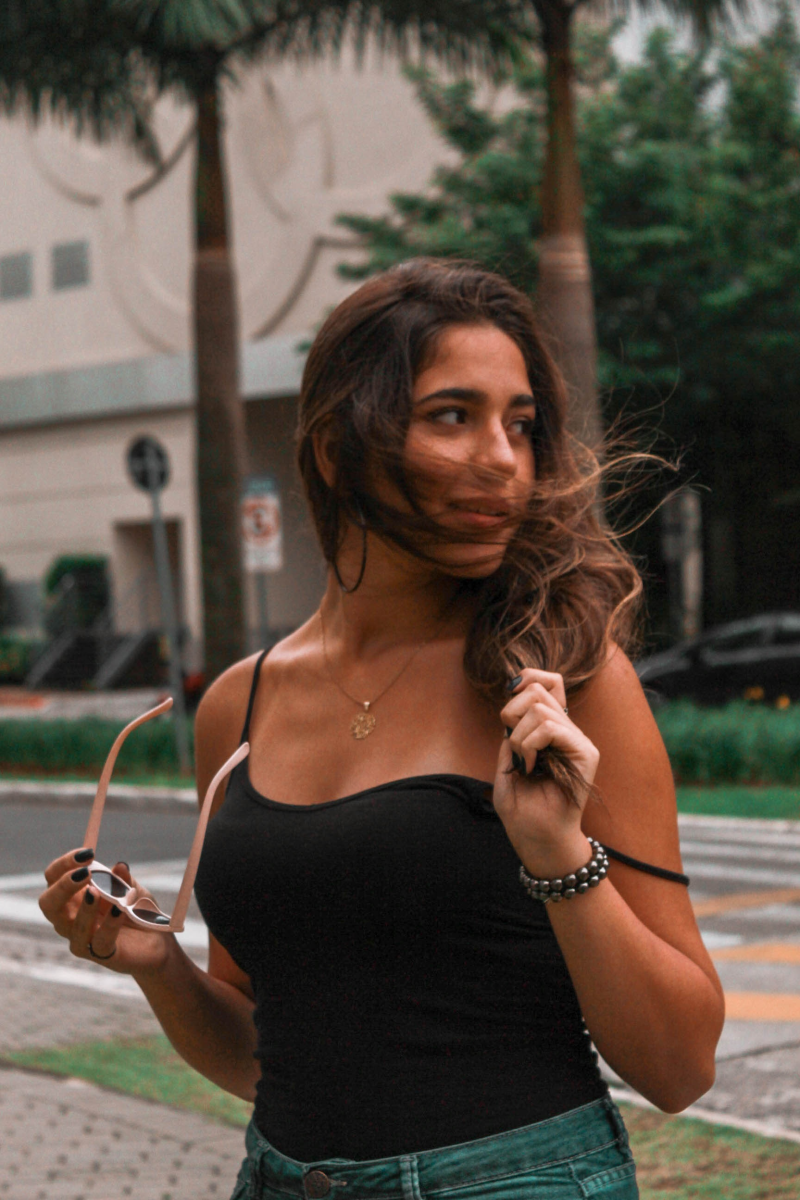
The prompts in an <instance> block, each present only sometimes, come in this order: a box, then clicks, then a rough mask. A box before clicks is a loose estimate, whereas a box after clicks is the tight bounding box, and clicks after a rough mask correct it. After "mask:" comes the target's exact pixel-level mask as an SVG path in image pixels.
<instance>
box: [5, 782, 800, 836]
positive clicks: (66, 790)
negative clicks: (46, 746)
mask: <svg viewBox="0 0 800 1200" xmlns="http://www.w3.org/2000/svg"><path fill="white" fill-rule="evenodd" d="M96 786H97V785H96V784H94V783H89V782H87V783H53V782H52V781H51V780H41V781H38V780H35V779H7V780H0V806H1V805H3V804H41V805H43V806H45V807H48V808H88V807H89V805H90V804H91V803H92V800H93V799H94V794H95V790H96ZM106 805H107V807H108V808H110V809H134V810H137V811H139V812H174V813H188V812H190V811H191V812H193V811H195V810H196V808H197V791H196V790H195V788H193V787H186V788H173V787H140V786H138V785H137V784H123V783H118V784H113V783H112V785H111V787H110V788H109V789H108V797H107V799H106ZM678 825H679V827H680V828H681V829H691V828H695V829H703V828H705V829H723V828H727V829H730V828H731V827H733V828H735V829H736V828H738V829H744V830H748V829H749V830H750V831H751V832H759V831H762V832H766V831H767V830H771V831H772V832H773V833H800V821H787V820H779V819H776V820H765V819H764V818H761V817H707V816H701V815H699V814H696V813H678Z"/></svg>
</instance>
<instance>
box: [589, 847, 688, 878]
mask: <svg viewBox="0 0 800 1200" xmlns="http://www.w3.org/2000/svg"><path fill="white" fill-rule="evenodd" d="M603 849H604V850H605V852H606V854H607V855H608V857H609V858H614V859H616V861H617V862H621V863H624V864H625V866H626V867H633V868H634V870H635V871H644V872H645V874H646V875H657V876H658V878H659V879H668V880H669V881H670V883H682V884H683V886H684V887H688V886H689V876H688V875H681V873H680V871H668V870H667V868H666V867H654V866H653V864H652V863H646V862H642V860H641V859H639V858H631V856H630V854H623V853H622V851H621V850H613V849H612V848H611V846H603Z"/></svg>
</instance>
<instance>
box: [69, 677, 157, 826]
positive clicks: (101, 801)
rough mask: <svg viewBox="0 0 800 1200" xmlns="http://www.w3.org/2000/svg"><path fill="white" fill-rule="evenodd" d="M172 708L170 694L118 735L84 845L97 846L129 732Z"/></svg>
mask: <svg viewBox="0 0 800 1200" xmlns="http://www.w3.org/2000/svg"><path fill="white" fill-rule="evenodd" d="M171 708H172V697H171V696H170V697H169V698H168V699H167V700H162V702H161V704H157V705H156V707H155V708H151V709H149V711H148V712H146V713H142V715H141V716H140V717H137V718H136V720H135V721H131V723H130V725H126V726H125V728H124V729H123V730H122V732H121V733H119V734H118V735H117V737H116V739H115V741H114V745H113V746H112V747H111V749H110V750H109V752H108V758H107V759H106V761H105V765H104V767H103V773H102V774H101V776H100V782H99V783H98V785H97V791H96V792H95V795H94V803H93V804H92V811H91V812H90V814H89V824H88V825H87V826H86V834H85V836H84V839H83V844H84V846H92V847H93V848H96V847H97V835H98V833H99V832H100V821H101V820H102V816H103V808H104V807H105V803H106V793H107V792H108V785H109V783H110V782H111V772H112V771H113V770H114V764H115V763H116V761H117V755H118V754H119V752H120V750H121V749H122V743H123V742H124V741H125V738H126V737H127V736H128V734H129V733H133V731H134V729H137V728H138V727H139V726H140V725H143V724H144V722H145V721H151V720H152V719H153V717H160V716H161V714H162V713H165V712H168V711H169V710H170V709H171Z"/></svg>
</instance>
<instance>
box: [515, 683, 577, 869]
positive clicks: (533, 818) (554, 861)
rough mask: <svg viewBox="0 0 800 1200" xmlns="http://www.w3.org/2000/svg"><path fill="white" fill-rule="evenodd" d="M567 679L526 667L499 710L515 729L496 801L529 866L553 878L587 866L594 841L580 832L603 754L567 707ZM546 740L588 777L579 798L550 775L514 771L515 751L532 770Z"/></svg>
mask: <svg viewBox="0 0 800 1200" xmlns="http://www.w3.org/2000/svg"><path fill="white" fill-rule="evenodd" d="M566 707H567V700H566V694H565V690H564V681H563V679H562V678H561V676H560V675H556V674H554V673H552V672H549V671H537V670H534V669H533V668H526V669H525V670H524V671H523V672H522V674H521V678H520V682H519V683H518V684H517V686H516V688H515V689H514V694H513V696H512V697H511V699H510V700H509V701H508V703H507V704H506V706H505V708H504V709H503V710H502V712H501V714H500V719H501V720H502V722H503V724H504V725H505V727H506V729H510V730H511V732H510V734H509V735H507V736H506V738H505V739H504V740H503V743H502V746H501V748H500V755H499V760H498V764H497V774H496V776H495V782H494V807H495V811H496V812H497V814H498V816H499V817H500V819H501V821H502V822H503V824H504V825H505V828H506V832H507V834H508V836H509V839H510V841H511V843H512V845H513V846H514V849H515V850H516V852H517V854H518V855H519V857H520V859H521V860H522V862H523V863H524V865H525V867H526V868H527V870H528V871H529V872H530V873H531V874H532V875H535V876H538V877H540V878H545V879H549V878H554V877H555V876H558V875H560V874H561V873H562V872H569V871H574V870H575V869H576V867H578V866H582V865H583V863H584V861H585V860H586V858H587V856H588V853H589V844H588V842H587V840H586V837H585V836H584V834H583V833H581V817H582V815H583V808H584V805H585V803H586V798H587V796H588V795H589V790H590V788H591V785H592V782H593V781H594V777H595V772H596V771H597V764H598V762H599V760H600V755H599V752H598V750H597V748H596V747H595V746H594V744H593V743H592V742H590V741H589V739H588V738H587V737H586V736H585V734H583V733H582V732H581V730H580V729H579V728H578V727H577V725H575V724H574V723H573V722H572V721H571V720H570V719H569V716H568V714H567V711H566ZM546 746H553V747H556V748H557V749H559V750H560V751H561V752H562V753H563V754H564V755H566V756H567V757H568V758H569V759H570V760H571V761H572V763H573V765H574V766H575V767H576V769H577V771H578V774H579V775H580V776H581V778H582V779H583V780H584V782H585V785H586V786H585V788H584V789H583V792H582V794H581V795H578V796H577V797H576V799H577V801H578V803H573V802H572V801H571V800H568V799H567V797H566V796H565V795H564V793H563V792H562V791H561V789H560V788H559V787H558V786H557V784H555V783H553V781H552V780H549V779H536V780H531V779H526V778H523V776H522V775H521V774H520V773H519V772H516V771H513V772H512V771H511V766H512V753H515V754H517V755H518V756H519V757H520V758H522V759H524V760H525V767H526V770H527V771H528V772H530V771H531V770H532V769H533V765H534V763H535V762H536V756H537V754H538V753H539V752H540V751H541V750H544V748H545V747H546Z"/></svg>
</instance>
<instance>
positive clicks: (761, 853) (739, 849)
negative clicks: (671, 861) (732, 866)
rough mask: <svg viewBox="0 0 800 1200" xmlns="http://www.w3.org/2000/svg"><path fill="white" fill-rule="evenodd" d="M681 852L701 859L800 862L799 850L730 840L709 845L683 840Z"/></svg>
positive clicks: (781, 863) (782, 864) (781, 864)
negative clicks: (747, 844) (735, 842)
mask: <svg viewBox="0 0 800 1200" xmlns="http://www.w3.org/2000/svg"><path fill="white" fill-rule="evenodd" d="M681 853H682V854H683V856H684V858H690V857H692V856H696V857H697V858H698V859H702V860H706V859H709V858H728V859H743V860H745V861H746V862H754V861H756V862H758V861H761V862H770V863H775V864H776V865H780V866H787V867H788V866H789V865H790V864H791V863H800V850H784V849H783V848H781V849H780V850H778V849H777V847H775V846H760V845H749V846H746V845H743V844H741V843H738V844H736V845H734V844H733V843H731V842H714V844H713V845H710V844H708V843H706V842H697V841H694V840H692V841H685V842H681Z"/></svg>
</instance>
